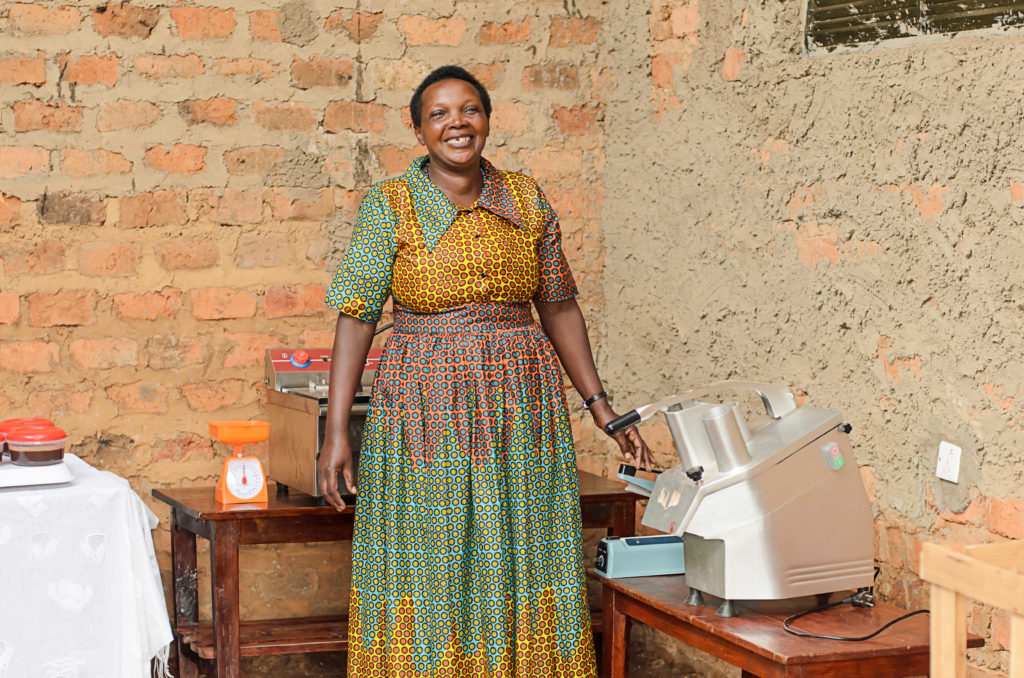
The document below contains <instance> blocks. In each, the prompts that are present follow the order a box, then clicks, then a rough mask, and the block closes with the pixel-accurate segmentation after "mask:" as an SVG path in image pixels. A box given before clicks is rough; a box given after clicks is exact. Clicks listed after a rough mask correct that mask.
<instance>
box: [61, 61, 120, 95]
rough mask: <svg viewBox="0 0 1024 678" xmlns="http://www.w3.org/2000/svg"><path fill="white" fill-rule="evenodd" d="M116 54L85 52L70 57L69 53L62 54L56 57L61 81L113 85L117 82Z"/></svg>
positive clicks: (117, 62)
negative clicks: (75, 57)
mask: <svg viewBox="0 0 1024 678" xmlns="http://www.w3.org/2000/svg"><path fill="white" fill-rule="evenodd" d="M119 63H120V62H119V61H118V58H117V55H116V54H112V55H110V56H105V57H104V56H98V55H96V54H86V55H84V56H81V57H78V58H77V59H72V58H71V55H70V54H62V55H60V57H58V58H57V65H58V67H59V68H60V71H61V80H62V81H63V82H74V83H78V84H79V85H98V84H104V85H106V86H107V87H113V86H114V83H116V82H117V69H118V64H119Z"/></svg>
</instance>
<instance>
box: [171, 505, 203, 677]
mask: <svg viewBox="0 0 1024 678" xmlns="http://www.w3.org/2000/svg"><path fill="white" fill-rule="evenodd" d="M197 570H198V568H197V564H196V535H194V534H192V533H191V532H189V531H188V530H186V529H184V528H183V527H181V526H180V525H179V524H178V511H177V509H175V508H173V507H172V508H171V581H172V582H174V585H173V586H172V589H173V590H172V591H171V594H172V596H173V597H174V601H173V602H174V635H175V638H176V639H177V640H176V643H177V645H176V647H177V650H178V671H177V675H178V676H179V678H198V676H199V666H198V665H197V664H196V662H195V660H194V659H193V658H192V656H191V655H190V654H188V653H186V650H185V645H184V643H182V642H181V635H180V633H179V631H178V629H179V628H180V627H181V626H182V625H183V624H187V623H195V622H197V621H199V582H198V580H197Z"/></svg>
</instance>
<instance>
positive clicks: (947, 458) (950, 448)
mask: <svg viewBox="0 0 1024 678" xmlns="http://www.w3.org/2000/svg"><path fill="white" fill-rule="evenodd" d="M961 452H962V450H961V449H960V448H959V447H957V446H956V445H954V444H953V443H947V442H946V441H945V440H943V441H942V442H941V443H939V460H938V462H937V463H936V465H935V475H937V476H938V477H940V478H942V479H943V480H948V481H949V482H951V483H959V482H960V453H961Z"/></svg>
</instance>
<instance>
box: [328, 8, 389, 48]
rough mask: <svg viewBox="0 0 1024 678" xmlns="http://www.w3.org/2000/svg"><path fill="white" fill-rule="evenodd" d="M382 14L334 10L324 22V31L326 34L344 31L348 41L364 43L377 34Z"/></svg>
mask: <svg viewBox="0 0 1024 678" xmlns="http://www.w3.org/2000/svg"><path fill="white" fill-rule="evenodd" d="M383 18H384V13H383V12H353V11H351V10H340V9H339V10H335V11H334V12H331V15H330V16H329V17H327V21H325V22H324V30H325V31H327V32H328V33H336V32H338V31H345V32H346V33H348V37H349V39H351V40H353V41H355V42H364V41H366V40H369V39H370V38H372V37H373V35H374V33H376V32H377V26H378V25H379V24H380V20H381V19H383Z"/></svg>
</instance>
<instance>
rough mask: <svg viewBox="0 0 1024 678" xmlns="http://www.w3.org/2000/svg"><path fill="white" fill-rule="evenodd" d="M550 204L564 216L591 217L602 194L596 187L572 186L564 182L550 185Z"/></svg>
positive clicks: (601, 199) (598, 204) (602, 197)
mask: <svg viewBox="0 0 1024 678" xmlns="http://www.w3.org/2000/svg"><path fill="white" fill-rule="evenodd" d="M548 199H549V200H551V206H552V207H554V208H555V211H556V212H558V214H560V215H563V216H566V217H582V218H584V219H593V218H595V217H596V216H597V212H598V207H599V206H600V205H601V203H602V202H603V201H604V196H603V195H602V193H601V191H600V190H599V189H597V188H594V189H591V188H572V187H569V186H567V185H565V184H561V185H558V186H552V187H551V189H550V190H549V191H548Z"/></svg>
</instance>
